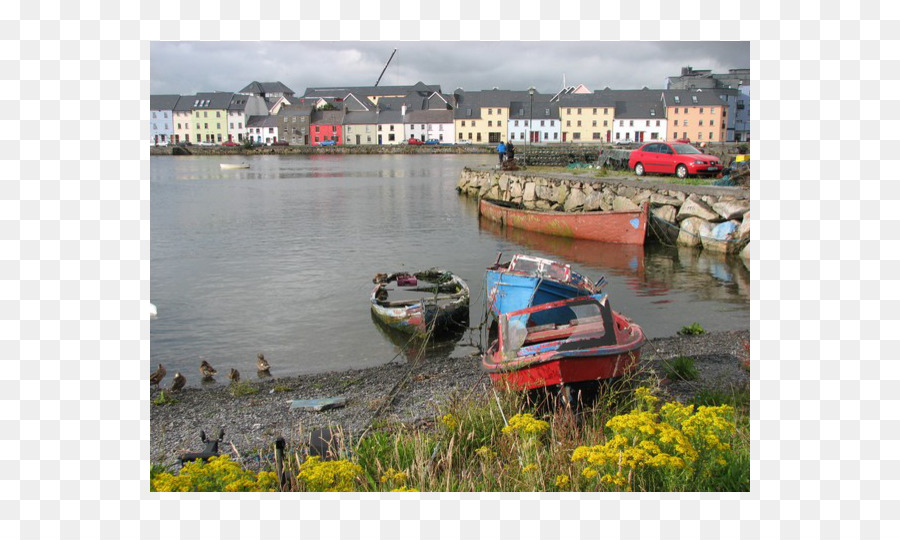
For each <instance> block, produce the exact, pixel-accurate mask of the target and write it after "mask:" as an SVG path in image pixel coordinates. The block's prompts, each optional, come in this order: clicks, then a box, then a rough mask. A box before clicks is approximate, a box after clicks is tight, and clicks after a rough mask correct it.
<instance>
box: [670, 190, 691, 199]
mask: <svg viewBox="0 0 900 540" xmlns="http://www.w3.org/2000/svg"><path fill="white" fill-rule="evenodd" d="M669 197H675V198H676V199H678V200H679V201H681V202H684V200H685V199H686V198H687V195H685V194H684V192H683V191H675V190H674V189H670V190H669Z"/></svg>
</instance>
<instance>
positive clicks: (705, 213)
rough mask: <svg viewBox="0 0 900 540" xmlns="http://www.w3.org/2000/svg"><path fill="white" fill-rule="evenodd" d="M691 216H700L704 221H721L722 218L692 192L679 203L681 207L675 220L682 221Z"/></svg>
mask: <svg viewBox="0 0 900 540" xmlns="http://www.w3.org/2000/svg"><path fill="white" fill-rule="evenodd" d="M691 217H696V218H700V219H702V220H704V221H722V218H721V216H719V214H718V213H716V212H715V211H713V209H712V208H710V207H709V206H708V205H707V204H706V203H704V202H703V201H701V200H700V198H699V197H697V195H694V194H691V196H690V197H688V198H687V199H685V201H684V204H682V205H681V209H680V210H679V211H678V217H677V220H678V221H682V220H684V219H687V218H691Z"/></svg>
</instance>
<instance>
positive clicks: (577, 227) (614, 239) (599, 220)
mask: <svg viewBox="0 0 900 540" xmlns="http://www.w3.org/2000/svg"><path fill="white" fill-rule="evenodd" d="M478 208H479V212H480V213H481V215H482V216H484V217H485V218H487V219H489V220H491V221H496V222H498V223H501V224H504V225H506V226H508V227H515V228H516V229H524V230H526V231H534V232H539V233H544V234H551V235H554V236H566V237H569V238H581V239H584V240H594V241H597V242H610V243H614V244H641V245H643V244H644V239H645V238H646V237H647V216H648V213H649V211H650V203H649V202H644V204H642V205H641V208H640V209H638V210H624V211H618V212H617V211H609V212H550V211H546V212H545V211H539V210H525V209H523V208H520V207H519V206H518V205H516V204H513V203H507V202H504V201H491V200H488V199H481V203H480V204H479V206H478Z"/></svg>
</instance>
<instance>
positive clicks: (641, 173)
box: [634, 163, 644, 176]
mask: <svg viewBox="0 0 900 540" xmlns="http://www.w3.org/2000/svg"><path fill="white" fill-rule="evenodd" d="M634 174H636V175H638V176H644V164H643V163H638V164H637V165H635V166H634Z"/></svg>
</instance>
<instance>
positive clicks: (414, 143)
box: [406, 137, 425, 145]
mask: <svg viewBox="0 0 900 540" xmlns="http://www.w3.org/2000/svg"><path fill="white" fill-rule="evenodd" d="M406 142H408V143H409V144H412V145H417V144H425V143H423V142H422V141H420V140H419V139H416V138H415V137H410V138H409V140H408V141H406Z"/></svg>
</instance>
